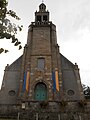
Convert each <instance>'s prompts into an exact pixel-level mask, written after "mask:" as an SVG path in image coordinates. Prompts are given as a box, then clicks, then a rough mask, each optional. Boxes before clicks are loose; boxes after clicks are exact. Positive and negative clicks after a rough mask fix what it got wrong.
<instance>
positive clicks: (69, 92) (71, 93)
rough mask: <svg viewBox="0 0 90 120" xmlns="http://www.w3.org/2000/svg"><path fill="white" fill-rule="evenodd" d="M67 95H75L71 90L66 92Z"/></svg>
mask: <svg viewBox="0 0 90 120" xmlns="http://www.w3.org/2000/svg"><path fill="white" fill-rule="evenodd" d="M67 93H68V95H69V96H72V95H74V94H75V92H74V91H73V90H68V92H67Z"/></svg>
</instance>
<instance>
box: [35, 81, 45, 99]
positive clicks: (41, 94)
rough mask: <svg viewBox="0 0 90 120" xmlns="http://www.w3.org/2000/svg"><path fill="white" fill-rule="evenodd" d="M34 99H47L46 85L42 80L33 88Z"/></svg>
mask: <svg viewBox="0 0 90 120" xmlns="http://www.w3.org/2000/svg"><path fill="white" fill-rule="evenodd" d="M34 99H35V100H37V101H44V100H47V86H46V85H45V84H44V83H43V82H39V83H37V84H36V86H35V89H34Z"/></svg>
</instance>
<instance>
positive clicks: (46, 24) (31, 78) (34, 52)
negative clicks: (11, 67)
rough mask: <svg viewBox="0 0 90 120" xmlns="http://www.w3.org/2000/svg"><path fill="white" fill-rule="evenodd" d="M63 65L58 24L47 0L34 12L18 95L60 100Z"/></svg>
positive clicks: (37, 98) (37, 99)
mask: <svg viewBox="0 0 90 120" xmlns="http://www.w3.org/2000/svg"><path fill="white" fill-rule="evenodd" d="M60 74H61V67H60V54H59V46H58V45H57V37H56V26H55V25H54V24H53V23H52V22H51V21H49V12H48V11H47V10H46V5H45V4H44V3H42V4H40V6H39V11H36V12H35V22H32V23H31V24H30V26H29V29H28V38H27V44H26V46H25V48H24V53H23V61H22V71H21V81H20V89H19V97H21V98H22V99H24V100H28V101H32V100H35V101H42V100H50V101H54V100H58V101H59V100H60V91H61V90H60V89H62V86H61V87H60V83H61V82H60V81H61V75H60Z"/></svg>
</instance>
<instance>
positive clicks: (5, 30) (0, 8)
mask: <svg viewBox="0 0 90 120" xmlns="http://www.w3.org/2000/svg"><path fill="white" fill-rule="evenodd" d="M7 5H8V2H7V0H0V39H4V38H6V39H11V40H12V42H11V43H14V46H19V50H20V49H21V48H22V46H21V42H19V41H18V39H17V38H16V34H17V32H18V31H21V30H22V27H23V26H22V25H21V26H19V25H16V24H15V23H12V22H11V21H10V19H8V16H11V17H13V18H15V19H16V20H20V18H19V17H18V16H17V15H16V13H15V12H14V11H12V10H8V9H7ZM4 51H5V53H7V52H8V50H4V49H3V48H0V53H2V52H4Z"/></svg>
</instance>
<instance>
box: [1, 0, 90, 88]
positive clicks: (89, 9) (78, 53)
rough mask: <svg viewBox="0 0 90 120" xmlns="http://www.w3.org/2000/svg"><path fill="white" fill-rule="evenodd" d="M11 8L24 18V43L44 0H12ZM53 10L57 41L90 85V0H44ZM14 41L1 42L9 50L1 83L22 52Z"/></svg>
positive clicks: (4, 58)
mask: <svg viewBox="0 0 90 120" xmlns="http://www.w3.org/2000/svg"><path fill="white" fill-rule="evenodd" d="M8 1H9V6H8V7H9V9H12V10H14V11H16V13H17V15H19V17H21V21H20V22H19V24H22V25H23V31H22V32H21V33H19V34H18V38H19V40H20V41H21V42H22V45H23V46H24V45H25V44H26V41H27V31H28V26H29V25H30V23H31V22H33V21H34V19H35V16H34V12H35V11H36V10H38V6H39V5H40V4H41V2H42V0H8ZM44 3H45V4H46V6H47V10H49V12H50V21H52V22H53V23H54V24H55V25H56V28H57V42H58V44H59V46H60V52H61V53H62V54H63V55H64V56H65V57H66V58H68V59H69V60H70V61H71V62H72V63H74V64H75V62H76V63H77V64H78V66H79V68H80V76H81V81H82V83H84V84H86V85H88V86H90V54H89V52H90V47H89V46H90V0H57V1H56V0H44ZM10 42H11V40H3V41H0V47H4V48H8V49H9V51H10V52H9V53H7V54H5V53H3V54H1V55H0V61H1V62H0V63H1V64H0V84H1V82H2V79H3V74H4V68H5V66H6V65H7V64H11V63H12V62H14V61H15V60H16V59H17V58H18V57H19V56H20V55H21V54H22V53H23V50H21V51H18V48H17V47H13V44H11V43H10Z"/></svg>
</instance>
